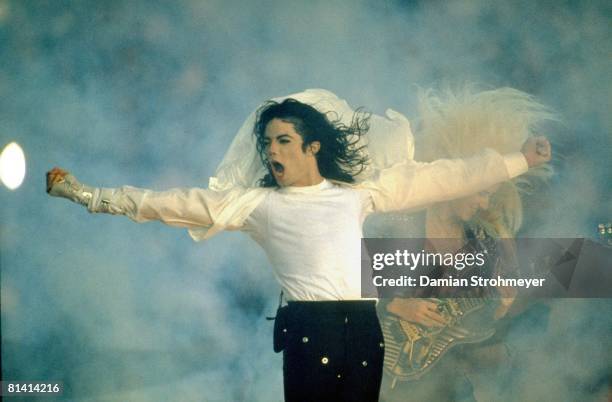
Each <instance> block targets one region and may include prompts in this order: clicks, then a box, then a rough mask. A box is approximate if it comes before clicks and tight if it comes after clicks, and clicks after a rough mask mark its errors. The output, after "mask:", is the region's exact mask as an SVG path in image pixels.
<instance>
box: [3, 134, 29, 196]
mask: <svg viewBox="0 0 612 402" xmlns="http://www.w3.org/2000/svg"><path fill="white" fill-rule="evenodd" d="M25 171H26V161H25V155H24V154H23V150H22V149H21V147H20V146H19V144H17V143H16V142H11V143H10V144H8V145H7V146H6V147H4V150H2V153H1V154H0V181H2V183H3V184H4V185H5V186H6V187H7V188H8V189H10V190H15V189H17V188H18V187H19V186H21V183H22V182H23V178H24V177H25Z"/></svg>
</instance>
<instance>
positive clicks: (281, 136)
mask: <svg viewBox="0 0 612 402" xmlns="http://www.w3.org/2000/svg"><path fill="white" fill-rule="evenodd" d="M283 137H287V138H289V139H291V138H292V137H291V136H290V135H289V134H279V135H277V136H276V137H274V138H275V139H277V140H278V139H281V138H283ZM266 139H267V140H270V139H272V138H271V136H269V135H266Z"/></svg>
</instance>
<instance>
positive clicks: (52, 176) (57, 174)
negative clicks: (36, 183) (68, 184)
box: [47, 166, 68, 193]
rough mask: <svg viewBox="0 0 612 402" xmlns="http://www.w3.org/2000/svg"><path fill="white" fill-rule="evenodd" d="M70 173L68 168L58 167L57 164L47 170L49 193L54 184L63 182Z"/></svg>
mask: <svg viewBox="0 0 612 402" xmlns="http://www.w3.org/2000/svg"><path fill="white" fill-rule="evenodd" d="M67 175H68V172H67V171H66V170H63V169H61V168H58V167H57V166H56V167H54V168H53V169H51V170H50V171H48V172H47V193H50V192H51V188H52V187H53V185H54V184H58V183H62V182H63V181H64V180H65V177H66V176H67Z"/></svg>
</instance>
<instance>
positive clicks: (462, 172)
mask: <svg viewBox="0 0 612 402" xmlns="http://www.w3.org/2000/svg"><path fill="white" fill-rule="evenodd" d="M526 171H527V162H526V161H525V158H524V157H523V156H522V154H521V155H516V154H510V155H507V156H502V155H500V154H499V153H497V152H495V151H493V150H489V149H487V150H485V151H483V153H482V154H481V155H478V156H474V157H472V158H467V159H440V160H437V161H434V162H431V163H422V162H415V161H412V160H410V161H405V162H402V163H399V164H397V165H394V166H392V167H390V168H388V169H384V170H381V171H380V172H378V174H377V175H376V176H375V177H374V178H373V179H372V180H369V181H367V182H364V183H363V184H362V185H360V187H362V188H364V189H366V190H368V191H369V192H370V195H371V197H372V201H373V203H374V210H375V211H377V212H387V211H397V210H405V209H418V208H422V207H425V206H427V205H429V204H433V203H436V202H442V201H448V200H452V199H455V198H460V197H465V196H468V195H471V194H474V193H477V192H478V191H482V190H484V189H486V188H488V187H491V186H492V185H494V184H497V183H500V182H502V181H505V180H508V179H511V178H513V177H515V176H518V175H520V174H522V173H524V172H526Z"/></svg>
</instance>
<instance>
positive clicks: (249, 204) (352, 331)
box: [47, 90, 551, 401]
mask: <svg viewBox="0 0 612 402" xmlns="http://www.w3.org/2000/svg"><path fill="white" fill-rule="evenodd" d="M293 98H297V99H298V100H296V99H293ZM300 99H301V100H302V101H300ZM330 105H331V106H330ZM334 105H340V106H337V107H336V106H334ZM343 105H346V103H343V102H342V101H340V100H338V99H337V98H336V97H335V95H333V94H331V93H329V92H327V91H321V90H319V91H317V90H315V91H312V90H310V91H306V92H303V93H300V94H296V95H292V96H291V97H290V98H286V99H284V100H282V101H278V102H277V101H269V102H267V103H265V104H264V105H263V106H262V107H261V108H260V109H259V110H258V112H257V114H256V115H255V116H254V118H252V119H248V120H247V122H246V123H245V126H243V129H242V130H241V133H242V134H241V133H239V135H238V137H237V138H236V139H235V141H234V143H233V144H232V147H231V148H230V151H229V152H228V156H226V160H225V161H224V163H222V166H221V168H220V169H219V171H218V175H217V177H216V178H213V179H212V180H211V182H210V184H209V188H208V189H199V188H191V189H174V190H169V191H164V192H153V191H150V190H143V189H137V188H133V187H121V188H117V189H104V188H94V187H89V186H86V185H83V184H81V183H79V182H78V181H77V180H76V178H75V177H74V176H72V175H70V174H69V173H68V172H66V171H64V170H62V169H59V168H54V169H52V170H51V171H50V172H48V173H47V191H48V192H49V194H50V195H52V196H58V197H64V198H68V199H70V200H72V201H74V202H77V203H80V204H82V205H84V206H86V207H87V209H88V210H89V211H90V212H106V213H111V214H118V215H126V216H127V217H129V218H130V219H132V220H134V221H136V222H144V221H150V220H159V221H162V222H164V223H167V224H169V225H172V226H180V227H186V228H188V229H189V231H190V234H191V235H192V237H194V238H195V239H196V240H201V239H205V238H208V237H210V236H212V235H213V234H215V233H217V232H218V231H220V230H241V231H244V232H246V233H247V234H249V235H250V236H251V237H252V238H253V239H254V240H255V241H256V242H257V243H259V244H260V245H261V247H262V248H263V249H264V250H265V252H266V254H267V256H268V258H269V260H270V263H271V265H272V269H273V271H274V275H275V276H276V278H277V279H278V281H279V283H280V285H281V288H282V289H283V292H284V295H285V297H286V299H287V301H288V309H287V310H288V319H287V325H286V326H285V327H284V328H282V330H283V335H285V340H284V343H283V345H282V347H283V348H284V350H283V358H284V362H283V374H284V388H285V400H286V401H348V400H350V401H376V400H378V392H379V388H380V382H381V376H382V363H383V356H384V343H383V337H382V334H381V331H380V326H379V324H378V320H377V317H376V312H375V301H373V300H362V299H361V272H360V270H361V268H360V263H361V253H360V239H361V237H362V224H363V222H364V220H365V218H366V216H367V215H368V214H370V213H373V212H384V211H393V210H402V209H415V208H420V207H423V206H426V205H428V204H431V203H434V202H439V201H446V200H450V199H454V198H458V197H462V196H466V195H469V194H473V193H475V192H478V191H480V190H482V189H485V188H487V187H490V186H492V185H494V184H496V183H498V182H501V181H505V180H508V179H510V178H512V177H515V176H518V175H520V174H522V173H524V172H526V171H527V169H528V167H533V166H536V165H539V164H542V163H544V162H547V161H548V160H550V154H551V153H550V144H549V143H548V141H547V140H546V139H544V138H536V139H530V140H527V141H526V142H525V144H524V146H523V149H522V153H517V154H509V155H503V156H502V155H500V154H498V153H496V152H494V151H490V150H485V151H484V152H483V153H482V154H481V155H478V156H474V157H472V158H469V159H463V160H460V159H458V160H438V161H435V162H433V163H417V162H415V161H413V160H412V159H411V158H409V157H405V158H399V159H400V160H399V161H398V158H396V159H395V160H385V161H383V159H385V155H384V154H380V153H379V154H376V153H375V151H374V150H375V149H376V147H378V149H380V143H377V142H376V141H377V140H378V138H383V137H385V138H387V139H389V138H393V137H392V136H390V135H389V133H387V132H386V131H387V130H396V131H399V132H401V135H400V136H399V137H396V138H401V137H402V135H403V136H404V137H406V136H410V128H409V125H408V123H407V120H406V119H405V118H404V117H403V116H401V115H400V114H399V113H397V112H393V111H388V112H387V116H388V117H389V119H385V118H382V117H380V116H367V115H361V114H359V113H354V114H351V115H350V116H348V117H350V119H349V120H345V121H346V122H347V123H346V124H345V123H342V122H341V118H346V117H347V115H346V113H344V109H343V110H338V109H339V108H340V109H341V108H342V107H343ZM334 116H335V117H336V118H333V117H334ZM330 118H332V119H331V120H330ZM369 123H371V126H372V129H371V130H369V131H370V132H369V134H368V137H370V138H369V140H370V144H369V146H368V147H367V148H366V147H365V141H364V138H365V137H363V135H364V134H366V132H367V131H368V128H369V126H370V124H369ZM245 132H249V135H245V134H244V133H245ZM251 133H253V134H254V136H253V135H252V134H251ZM373 134H374V135H373ZM377 136H378V137H377ZM388 142H393V140H391V141H388ZM404 145H405V144H399V143H397V144H394V143H390V144H385V147H388V153H389V154H392V153H393V152H396V149H394V148H398V149H400V150H402V152H404V150H403V149H404V148H403V147H404ZM253 154H254V155H257V156H258V160H257V161H256V162H255V161H254V159H253V158H251V156H252V155H253ZM232 155H233V157H232ZM237 156H238V157H237ZM368 159H371V163H370V165H368ZM391 159H393V158H391ZM228 161H230V163H228ZM257 175H259V176H258V177H257ZM254 177H257V180H256V181H253V178H254ZM257 184H258V185H257Z"/></svg>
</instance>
